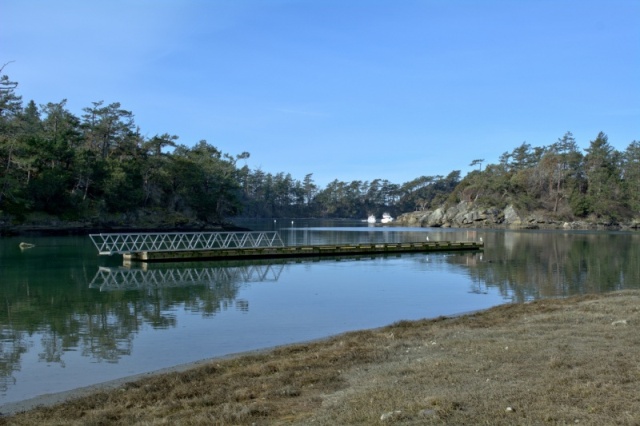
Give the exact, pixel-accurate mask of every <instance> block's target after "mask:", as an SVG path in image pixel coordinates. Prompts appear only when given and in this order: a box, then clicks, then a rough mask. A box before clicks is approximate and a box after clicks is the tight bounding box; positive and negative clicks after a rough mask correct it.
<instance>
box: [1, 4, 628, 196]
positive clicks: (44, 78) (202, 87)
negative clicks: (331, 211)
mask: <svg viewBox="0 0 640 426" xmlns="http://www.w3.org/2000/svg"><path fill="white" fill-rule="evenodd" d="M11 61H13V62H11ZM8 62H11V63H9V64H8V65H6V67H5V69H4V74H7V75H8V76H9V77H10V78H11V79H12V80H14V81H17V82H18V83H19V86H18V89H17V92H18V94H19V95H22V97H23V102H24V104H25V105H26V103H27V102H28V101H29V100H34V101H35V102H36V103H37V104H46V103H47V102H59V101H61V100H63V99H67V100H68V101H67V107H68V109H69V110H70V111H71V112H72V113H73V114H75V115H77V116H81V115H82V113H83V111H82V109H83V108H86V107H90V106H91V105H92V102H95V101H104V102H105V103H106V104H109V103H112V102H120V103H121V105H122V108H124V109H126V110H129V111H131V112H133V113H134V115H135V121H136V124H137V125H138V126H139V127H140V130H141V132H142V134H143V135H145V136H147V137H152V136H154V135H156V134H162V133H169V134H173V135H177V136H179V141H178V142H179V143H182V144H184V145H187V146H192V145H193V144H194V143H196V142H198V141H200V140H203V139H204V140H206V141H207V142H209V143H210V144H212V145H214V146H216V147H217V148H218V149H220V150H221V151H223V152H226V153H229V154H231V155H236V154H240V153H241V152H243V151H248V152H249V153H250V154H251V157H250V159H249V160H247V164H248V165H249V166H250V167H251V168H258V167H259V168H261V169H262V170H263V171H265V172H270V173H278V172H287V173H291V174H292V176H293V177H294V178H295V179H299V180H302V179H303V178H304V176H305V175H306V174H307V173H313V178H314V180H315V182H316V184H318V185H320V186H321V187H324V186H325V185H326V184H327V183H328V182H330V181H332V180H334V179H339V180H342V181H351V180H363V181H364V180H369V181H370V180H373V179H376V178H381V179H388V180H390V181H391V182H393V183H398V184H401V183H404V182H406V181H409V180H411V179H413V178H416V177H419V176H423V175H428V176H432V175H446V174H448V173H449V172H451V171H452V170H461V171H462V174H463V175H465V174H466V173H467V172H468V171H469V170H470V167H469V164H470V163H471V161H473V160H475V159H484V160H485V164H486V163H497V162H498V158H499V156H500V155H501V154H502V153H504V152H505V151H512V150H513V149H514V148H516V147H517V146H519V145H520V144H521V143H523V142H526V143H529V144H531V145H532V146H544V145H549V144H551V143H554V142H556V141H557V140H558V138H560V137H562V136H563V135H564V134H565V133H566V132H567V131H571V132H572V133H573V134H574V136H575V138H576V140H577V143H578V145H579V146H580V147H581V148H586V147H588V145H589V142H590V141H591V140H593V139H595V137H596V136H597V134H598V132H600V131H603V132H605V133H606V134H607V135H608V136H609V142H610V143H611V144H612V145H613V146H614V147H615V148H616V149H619V150H624V149H626V147H627V146H628V145H629V144H630V143H631V142H632V141H633V140H640V1H639V0H598V1H596V0H529V1H526V0H437V1H436V0H384V1H383V0H91V1H88V0H55V1H51V0H0V64H5V63H8ZM241 164H242V163H241Z"/></svg>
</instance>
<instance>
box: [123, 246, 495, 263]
mask: <svg viewBox="0 0 640 426" xmlns="http://www.w3.org/2000/svg"><path fill="white" fill-rule="evenodd" d="M483 247H484V243H483V242H475V241H473V242H471V241H465V242H450V241H431V242H414V243H371V244H336V245H315V246H282V247H251V248H247V247H239V248H224V249H213V250H182V251H140V252H134V253H124V254H123V260H124V261H127V262H132V261H133V262H135V261H137V262H163V261H164V262H166V261H181V260H184V261H188V260H223V259H226V260H232V259H276V258H291V257H319V256H343V255H367V254H392V253H428V252H443V251H463V250H481V249H482V248H483Z"/></svg>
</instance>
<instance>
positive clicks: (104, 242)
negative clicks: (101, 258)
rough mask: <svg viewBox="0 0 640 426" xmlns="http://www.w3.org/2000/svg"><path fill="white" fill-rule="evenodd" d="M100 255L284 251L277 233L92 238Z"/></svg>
mask: <svg viewBox="0 0 640 426" xmlns="http://www.w3.org/2000/svg"><path fill="white" fill-rule="evenodd" d="M89 237H91V241H93V244H94V245H95V246H96V248H97V249H98V253H99V254H100V255H112V254H126V253H140V252H145V251H146V252H160V251H193V250H224V249H236V248H260V247H284V242H283V241H282V239H281V238H280V234H279V233H278V232H277V231H267V232H150V233H124V234H116V233H114V234H90V235H89Z"/></svg>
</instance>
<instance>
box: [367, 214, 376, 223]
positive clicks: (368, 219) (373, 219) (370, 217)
mask: <svg viewBox="0 0 640 426" xmlns="http://www.w3.org/2000/svg"><path fill="white" fill-rule="evenodd" d="M367 223H376V217H375V216H374V215H370V216H369V217H368V218H367Z"/></svg>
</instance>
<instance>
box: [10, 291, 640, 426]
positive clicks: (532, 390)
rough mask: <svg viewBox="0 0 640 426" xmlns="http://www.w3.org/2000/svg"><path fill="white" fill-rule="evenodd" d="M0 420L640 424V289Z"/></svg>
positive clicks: (380, 336) (504, 312) (310, 352)
mask: <svg viewBox="0 0 640 426" xmlns="http://www.w3.org/2000/svg"><path fill="white" fill-rule="evenodd" d="M0 424H7V425H34V424H38V425H175V424H178V425H254V424H255V425H307V424H314V425H375V424H403V425H428V424H451V425H462V424H469V425H481V424H487V425H499V424H508V425H514V424H519V425H539V424H582V425H607V424H619V425H640V291H636V290H633V291H622V292H616V293H610V294H605V295H588V296H581V297H574V298H569V299H558V300H542V301H537V302H533V303H529V304H513V305H504V306H499V307H496V308H493V309H490V310H488V311H483V312H479V313H476V314H472V315H466V316H462V317H456V318H438V319H434V320H423V321H415V322H414V321H412V322H399V323H397V324H394V325H391V326H389V327H385V328H382V329H376V330H368V331H359V332H353V333H347V334H343V335H340V336H336V337H334V338H330V339H326V340H323V341H319V342H313V343H306V344H299V345H292V346H287V347H281V348H276V349H274V350H270V351H265V352H261V353H258V354H249V355H245V356H240V357H236V358H232V359H225V360H212V361H210V362H208V363H205V364H204V365H202V366H200V367H196V368H193V369H191V370H188V371H184V372H175V373H168V374H162V375H157V376H152V377H149V378H145V379H143V380H140V381H136V382H131V383H126V384H124V385H123V386H121V387H120V388H118V389H114V390H108V391H100V392H96V393H95V394H92V395H90V396H86V397H82V398H80V399H76V400H73V401H69V402H66V403H63V404H61V405H57V406H52V407H48V408H45V407H43V408H38V409H35V410H31V411H28V412H24V413H20V414H17V415H14V416H12V417H3V418H0Z"/></svg>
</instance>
